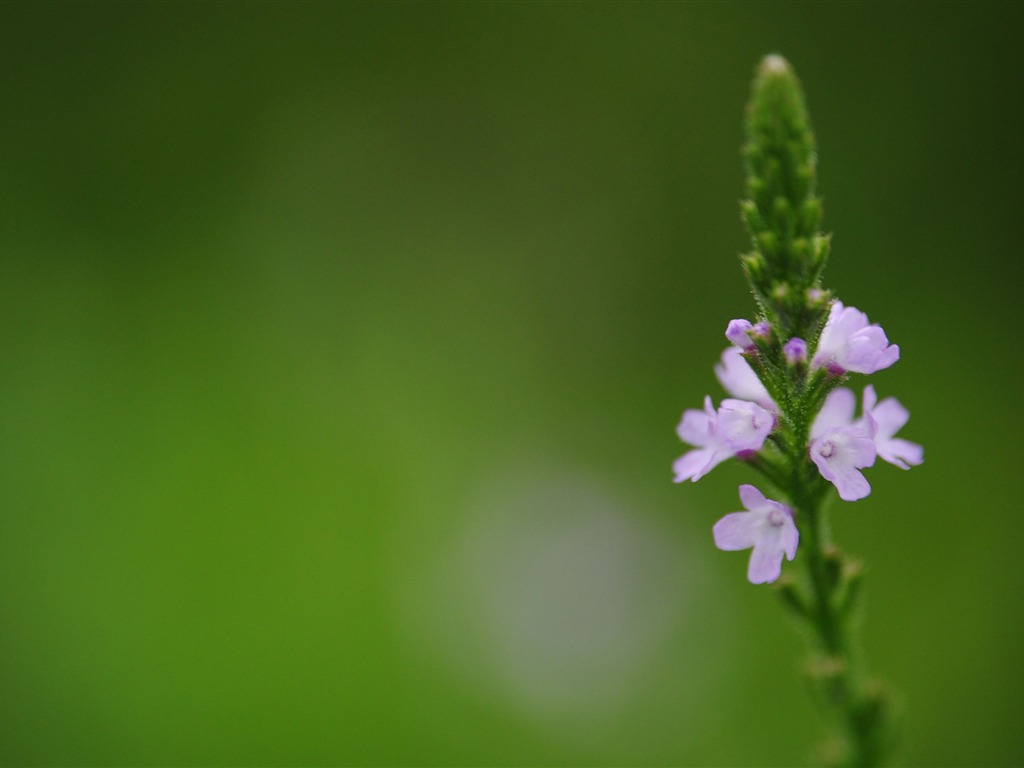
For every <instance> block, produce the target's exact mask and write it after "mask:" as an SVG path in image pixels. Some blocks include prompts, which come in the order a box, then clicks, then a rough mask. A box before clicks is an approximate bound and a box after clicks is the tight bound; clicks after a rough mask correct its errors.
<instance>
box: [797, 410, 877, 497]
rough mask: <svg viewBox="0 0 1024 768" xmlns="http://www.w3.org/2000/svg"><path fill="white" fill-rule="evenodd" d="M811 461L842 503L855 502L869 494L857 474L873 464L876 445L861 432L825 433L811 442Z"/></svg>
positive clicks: (849, 429) (838, 430) (840, 429)
mask: <svg viewBox="0 0 1024 768" xmlns="http://www.w3.org/2000/svg"><path fill="white" fill-rule="evenodd" d="M811 461H813V462H814V463H815V464H816V465H817V467H818V471H819V472H821V476H822V477H824V478H825V479H826V480H828V481H829V482H830V483H832V485H834V486H835V487H836V490H837V491H839V498H841V499H842V500H843V501H857V500H858V499H863V498H864V497H865V496H867V495H868V494H869V493H871V485H870V484H869V483H868V481H867V479H866V478H865V477H864V475H863V474H862V473H861V472H860V470H861V469H865V468H866V467H870V466H871V465H873V464H874V463H875V442H874V440H872V439H871V437H870V436H869V435H868V434H867V433H866V432H864V430H862V429H857V428H855V427H834V428H832V429H830V430H828V431H827V432H826V433H825V434H823V435H822V436H821V437H819V438H817V439H816V440H812V441H811Z"/></svg>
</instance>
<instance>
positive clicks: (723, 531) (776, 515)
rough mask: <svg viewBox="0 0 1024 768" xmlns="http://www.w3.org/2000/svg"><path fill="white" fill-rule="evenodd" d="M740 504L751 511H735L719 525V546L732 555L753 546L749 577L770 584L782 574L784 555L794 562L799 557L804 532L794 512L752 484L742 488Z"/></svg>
mask: <svg viewBox="0 0 1024 768" xmlns="http://www.w3.org/2000/svg"><path fill="white" fill-rule="evenodd" d="M740 501H742V502H743V506H744V507H746V509H747V510H748V511H746V512H732V513H730V514H728V515H726V516H725V517H723V518H722V519H721V520H719V521H718V522H717V523H715V527H714V529H713V533H714V536H715V546H716V547H718V548H719V549H723V550H726V551H730V552H731V551H735V550H738V549H749V548H751V547H753V551H752V552H751V553H750V565H749V566H748V567H747V578H748V579H749V580H750V583H751V584H768V583H770V582H773V581H775V580H776V579H777V578H779V574H780V573H782V556H783V555H785V556H786V558H787V559H789V560H792V559H793V557H794V556H795V555H796V546H797V544H798V543H799V541H800V532H799V531H798V530H797V528H796V523H794V522H793V511H792V510H791V509H790V508H789V507H787V506H786V505H784V504H780V503H779V502H777V501H772V500H771V499H766V498H765V496H764V494H763V493H761V492H760V491H759V490H757V488H755V487H754V486H752V485H741V486H740Z"/></svg>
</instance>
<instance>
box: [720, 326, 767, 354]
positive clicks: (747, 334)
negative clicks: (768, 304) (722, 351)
mask: <svg viewBox="0 0 1024 768" xmlns="http://www.w3.org/2000/svg"><path fill="white" fill-rule="evenodd" d="M771 330H772V327H771V326H770V325H769V324H768V323H766V322H764V321H763V320H762V321H761V322H759V323H757V324H756V325H751V323H750V321H749V320H730V321H729V325H728V327H727V328H726V329H725V338H727V339H728V340H729V341H731V342H732V343H733V344H734V345H736V346H737V347H738V348H739V349H742V350H743V351H744V352H749V351H750V350H752V349H754V338H753V337H755V336H756V337H758V338H762V339H767V338H768V336H769V335H770V334H771Z"/></svg>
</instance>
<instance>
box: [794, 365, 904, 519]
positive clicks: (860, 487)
mask: <svg viewBox="0 0 1024 768" xmlns="http://www.w3.org/2000/svg"><path fill="white" fill-rule="evenodd" d="M856 407H857V404H856V396H855V395H854V394H853V392H852V391H851V390H849V389H847V388H845V387H840V388H839V389H836V390H834V391H833V392H832V393H831V394H829V396H828V397H827V398H826V399H825V403H824V405H822V407H821V410H820V411H819V412H818V415H817V417H816V418H815V419H814V423H813V424H812V425H811V438H812V442H811V459H812V460H813V461H814V463H815V464H817V466H818V469H819V471H821V474H822V476H824V477H825V478H826V479H827V480H829V481H831V482H833V483H835V484H836V487H837V488H839V487H840V483H842V484H843V489H840V493H839V495H840V496H841V497H842V498H843V499H845V500H846V501H855V500H856V499H859V498H863V497H864V496H866V495H867V494H868V493H870V491H871V487H870V486H869V485H868V483H867V481H866V480H864V479H863V476H862V475H861V473H860V472H857V471H856V470H857V469H858V468H860V467H869V466H871V464H873V463H874V459H871V460H870V461H869V460H868V451H867V448H866V446H865V444H864V442H863V440H862V438H863V437H868V438H870V439H871V442H872V445H873V448H874V452H875V454H877V456H878V457H880V458H881V459H882V460H883V461H887V462H889V463H890V464H893V465H895V466H897V467H899V468H900V469H910V467H911V466H917V465H918V464H921V463H922V462H923V461H924V449H923V448H922V447H921V446H920V445H918V444H917V443H912V442H910V441H909V440H903V439H901V438H897V437H895V434H896V433H897V432H898V431H899V430H900V429H901V428H902V427H903V426H904V425H905V424H906V423H907V421H908V420H909V419H910V412H909V411H907V409H906V408H904V407H903V406H902V405H901V404H900V401H899V400H897V399H896V398H894V397H887V398H886V399H885V400H883V401H882V402H880V403H879V402H878V396H877V395H876V394H875V388H874V387H873V386H871V385H870V384H869V385H868V386H866V387H865V388H864V400H863V412H864V413H863V416H861V417H860V418H859V419H854V410H855V409H856ZM829 435H831V437H830V438H829V437H828V436H829ZM837 436H838V443H837V442H836V438H837ZM851 436H855V437H856V444H855V445H854V444H852V443H851V439H852V438H851ZM827 439H832V441H833V444H832V446H831V448H830V447H828V446H826V445H825V442H826V440H827ZM822 451H824V453H826V454H829V455H827V456H826V455H823V453H822ZM854 453H856V456H857V460H858V461H860V462H864V463H862V464H855V465H852V468H851V466H845V468H841V467H844V465H843V462H844V461H847V460H852V457H853V455H854ZM838 478H842V479H839V480H838V481H837V479H838ZM844 490H845V493H846V495H843V494H844ZM858 493H860V494H861V495H856V494H858ZM850 496H855V498H850Z"/></svg>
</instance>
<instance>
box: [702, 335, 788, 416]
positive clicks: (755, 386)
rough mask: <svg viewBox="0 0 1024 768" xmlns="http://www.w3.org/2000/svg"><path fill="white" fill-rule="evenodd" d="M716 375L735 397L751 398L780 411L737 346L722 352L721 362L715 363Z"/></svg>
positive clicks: (763, 405) (770, 409)
mask: <svg viewBox="0 0 1024 768" xmlns="http://www.w3.org/2000/svg"><path fill="white" fill-rule="evenodd" d="M715 376H717V377H718V381H719V382H721V384H722V387H723V388H724V389H725V391H726V392H728V393H729V394H730V395H732V396H733V397H736V398H739V399H740V400H750V401H752V402H755V403H757V404H758V405H760V406H761V407H762V408H765V409H767V410H769V411H773V412H775V413H778V410H779V407H778V406H777V405H776V404H775V401H774V400H772V398H771V395H769V394H768V390H767V389H765V388H764V384H762V383H761V380H760V379H759V378H757V374H756V373H754V369H753V368H751V367H750V363H748V362H747V359H746V358H745V357H744V356H743V353H742V352H740V350H738V349H737V348H736V347H728V348H726V350H725V351H724V352H722V360H721V362H719V363H715Z"/></svg>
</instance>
